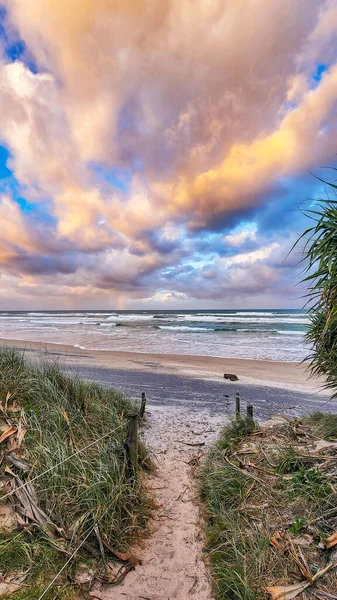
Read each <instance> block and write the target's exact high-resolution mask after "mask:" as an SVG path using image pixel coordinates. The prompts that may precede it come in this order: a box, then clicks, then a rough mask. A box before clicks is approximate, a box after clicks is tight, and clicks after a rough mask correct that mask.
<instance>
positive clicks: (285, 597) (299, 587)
mask: <svg viewBox="0 0 337 600" xmlns="http://www.w3.org/2000/svg"><path fill="white" fill-rule="evenodd" d="M336 567H337V563H336V562H333V563H329V564H328V565H327V566H326V567H324V569H321V570H320V571H318V572H317V573H316V574H315V575H314V576H313V577H312V582H310V581H302V582H300V583H295V584H293V585H278V586H271V587H267V588H266V591H267V592H268V594H270V596H271V600H292V598H296V596H298V594H301V592H303V591H304V590H305V589H306V588H307V587H309V586H310V585H312V584H314V583H315V582H316V581H317V579H319V578H320V577H323V575H325V573H327V572H328V571H330V570H331V569H333V568H336Z"/></svg>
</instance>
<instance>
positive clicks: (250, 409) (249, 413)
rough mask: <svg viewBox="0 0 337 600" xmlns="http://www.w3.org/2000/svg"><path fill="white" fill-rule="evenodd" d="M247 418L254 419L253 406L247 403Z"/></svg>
mask: <svg viewBox="0 0 337 600" xmlns="http://www.w3.org/2000/svg"><path fill="white" fill-rule="evenodd" d="M247 419H251V420H252V421H253V420H254V407H253V405H252V404H247Z"/></svg>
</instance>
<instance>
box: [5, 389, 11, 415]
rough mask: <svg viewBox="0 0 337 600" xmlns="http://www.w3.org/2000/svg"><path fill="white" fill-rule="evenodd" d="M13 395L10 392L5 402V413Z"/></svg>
mask: <svg viewBox="0 0 337 600" xmlns="http://www.w3.org/2000/svg"><path fill="white" fill-rule="evenodd" d="M11 395H12V394H11V393H10V392H7V396H6V400H5V411H7V406H8V400H9V399H10V397H11Z"/></svg>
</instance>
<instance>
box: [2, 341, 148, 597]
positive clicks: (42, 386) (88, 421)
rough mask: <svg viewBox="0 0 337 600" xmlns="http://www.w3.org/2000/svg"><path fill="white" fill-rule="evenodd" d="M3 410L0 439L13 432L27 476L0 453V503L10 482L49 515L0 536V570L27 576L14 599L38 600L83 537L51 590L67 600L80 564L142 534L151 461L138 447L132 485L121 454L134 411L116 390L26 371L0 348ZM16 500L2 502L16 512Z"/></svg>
mask: <svg viewBox="0 0 337 600" xmlns="http://www.w3.org/2000/svg"><path fill="white" fill-rule="evenodd" d="M0 403H1V405H0V408H1V413H0V417H1V418H0V424H1V426H2V430H4V428H6V427H8V426H9V425H10V424H12V425H14V426H15V428H16V430H17V431H16V433H15V435H16V436H17V438H18V436H19V434H18V430H19V431H20V439H21V437H22V441H21V444H20V448H18V449H16V450H15V456H16V458H19V459H21V460H22V461H23V463H25V462H26V463H27V464H28V465H29V473H28V474H27V473H25V472H24V471H22V470H21V469H20V465H19V466H18V464H16V465H15V464H14V466H13V462H9V458H8V457H10V456H11V455H13V453H11V452H7V453H6V452H5V451H4V448H1V446H0V451H1V450H3V453H2V459H3V460H2V464H1V467H0V479H1V482H2V486H1V490H0V500H1V496H2V495H3V494H2V490H3V491H6V490H7V489H8V482H9V481H10V484H9V485H10V486H13V482H14V481H15V482H16V483H15V485H16V486H18V484H19V482H22V481H27V480H30V481H32V483H33V487H32V490H31V491H32V495H34V498H35V500H36V503H37V505H38V507H39V509H41V510H42V511H43V514H45V515H46V516H47V520H46V522H45V523H43V524H41V522H40V523H38V522H34V521H30V520H29V519H25V518H24V517H23V520H24V521H26V525H25V526H24V527H22V526H21V527H18V528H17V529H15V530H14V531H10V532H5V531H3V532H1V533H0V570H1V572H2V573H4V574H5V575H6V574H8V573H13V572H27V577H26V579H25V582H24V586H22V587H21V588H20V590H19V591H17V592H16V593H15V598H18V599H19V600H23V599H26V598H27V600H28V598H29V599H30V600H35V598H36V599H37V598H39V596H40V592H41V589H42V588H43V586H45V584H46V582H47V581H50V580H51V579H52V577H53V575H55V574H56V573H57V572H58V570H59V569H60V568H61V567H62V565H64V563H65V562H66V560H67V558H68V557H69V555H70V554H71V553H72V552H73V551H74V549H76V548H77V547H78V546H79V545H80V544H81V543H82V541H83V540H84V538H86V537H87V536H88V537H87V540H86V543H85V545H84V546H82V547H81V550H80V551H79V552H78V554H77V555H76V558H75V559H74V560H73V561H71V564H70V566H69V568H67V569H66V571H65V572H64V573H63V575H62V577H60V578H59V580H58V581H57V585H55V586H53V588H52V589H51V591H50V598H54V597H55V594H58V595H57V598H62V599H63V598H64V599H67V600H68V599H70V598H72V593H73V592H72V591H71V589H70V588H69V586H64V584H65V581H66V580H67V579H69V577H70V576H71V573H73V572H74V569H76V563H78V561H82V562H83V560H87V559H88V560H89V562H90V561H91V560H93V559H95V560H100V558H102V556H103V554H104V553H106V555H107V556H109V553H110V550H111V549H112V550H113V551H116V552H118V551H123V552H125V551H126V550H127V549H128V548H129V546H130V544H131V543H132V542H134V541H135V540H137V539H138V538H139V537H141V536H142V535H143V534H144V531H145V529H146V525H147V521H148V518H149V515H150V514H151V508H152V500H151V498H150V496H149V494H148V493H147V490H146V487H145V484H144V478H143V476H142V471H143V470H144V468H148V467H149V466H151V462H150V460H149V458H148V454H147V451H146V448H145V446H144V445H142V446H141V447H140V448H141V451H140V457H139V469H138V473H136V474H135V477H130V476H129V473H128V468H127V459H126V452H125V447H124V442H125V437H126V423H127V415H128V414H129V413H130V412H134V410H135V407H134V406H133V405H132V404H131V403H130V402H129V401H128V400H127V399H126V398H125V397H124V396H123V395H122V393H120V392H119V391H116V390H114V389H111V388H103V387H101V386H100V385H98V384H96V383H93V382H84V381H82V380H80V379H79V378H77V377H76V376H68V375H65V374H64V373H63V372H62V371H61V369H60V368H59V366H58V365H57V363H50V362H49V363H41V364H32V363H29V362H28V361H27V360H26V359H25V358H24V356H23V355H22V354H21V353H19V352H17V351H16V350H15V349H8V348H2V349H0ZM14 437H15V436H13V439H14ZM13 444H14V446H15V444H16V442H15V443H14V442H13ZM9 449H11V448H9ZM14 449H15V448H14ZM7 450H8V448H7ZM9 469H10V470H9ZM37 476H38V479H36V480H35V481H34V478H35V477H37ZM6 485H7V487H6ZM15 485H14V487H15ZM16 501H17V497H16V495H15V494H14V495H12V496H10V497H9V498H8V499H6V501H4V502H7V503H9V504H10V506H11V507H12V508H15V502H16ZM42 520H43V519H42ZM88 550H90V551H89V552H88ZM102 553H103V554H102ZM62 590H63V591H62ZM48 597H49V596H48V595H46V596H45V598H48Z"/></svg>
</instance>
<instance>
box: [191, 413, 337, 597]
mask: <svg viewBox="0 0 337 600" xmlns="http://www.w3.org/2000/svg"><path fill="white" fill-rule="evenodd" d="M330 417H331V415H329V416H318V415H317V414H316V415H315V422H316V423H318V424H319V425H320V426H323V425H322V424H326V423H327V422H328V420H329V419H330ZM315 426H316V425H315ZM317 426H318V425H317ZM247 428H250V431H248V432H247ZM317 439H318V438H317V435H316V433H313V426H312V424H311V423H310V417H308V419H304V420H303V421H294V422H291V421H289V422H288V421H285V422H284V423H282V424H278V425H274V426H273V427H269V428H261V429H259V428H258V427H257V426H255V428H254V429H253V428H252V424H251V423H247V422H246V421H242V423H240V420H239V421H234V422H232V423H230V424H229V425H228V426H227V427H225V428H224V429H223V431H222V433H221V435H220V438H219V440H218V441H217V443H216V444H214V445H213V447H212V448H211V449H210V450H209V452H208V455H207V457H206V460H205V463H204V465H203V467H202V469H201V472H200V473H199V485H200V497H201V501H202V504H203V507H204V514H205V524H206V525H205V539H206V550H207V553H208V558H209V562H210V567H211V572H212V579H213V591H214V596H215V598H217V599H218V600H224V599H226V600H262V599H264V598H266V590H267V588H268V587H274V586H286V585H289V584H294V583H296V582H298V581H301V580H303V579H304V577H303V573H304V572H305V571H304V569H305V566H303V564H302V567H303V569H302V571H301V569H300V567H299V565H300V564H301V561H302V558H300V559H299V562H296V557H297V558H298V556H299V555H300V552H302V557H303V559H304V565H308V570H309V571H311V573H312V575H313V574H315V573H317V572H318V571H319V570H320V569H321V568H323V567H324V566H326V565H327V564H328V562H329V559H330V557H329V551H328V550H327V549H326V548H325V547H324V545H323V544H322V540H324V538H327V537H328V536H329V535H331V534H332V533H333V532H334V531H336V529H337V527H336V526H337V509H335V507H336V502H337V475H336V468H335V459H334V447H332V448H330V450H329V449H328V448H324V451H317V452H316V450H315V443H316V441H317ZM298 543H299V544H303V546H297V544H298ZM295 548H300V550H299V551H297V550H295ZM297 552H298V554H297ZM304 581H305V579H304ZM322 583H323V579H322ZM336 584H337V578H336V575H335V571H334V572H332V571H331V572H329V573H328V574H326V575H325V576H324V589H325V591H326V592H327V593H329V592H330V593H333V591H332V590H333V589H336ZM317 591H319V583H317V584H316V585H315V592H317ZM280 593H281V591H280ZM306 594H307V596H306V597H307V598H314V597H315V596H314V595H311V591H310V588H308V589H307V590H306ZM275 597H276V596H275ZM277 597H278V596H277ZM279 597H280V598H281V597H282V598H283V597H287V596H282V595H280V596H279ZM289 597H290V596H289ZM292 597H293V596H292ZM299 597H300V598H302V596H299Z"/></svg>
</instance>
